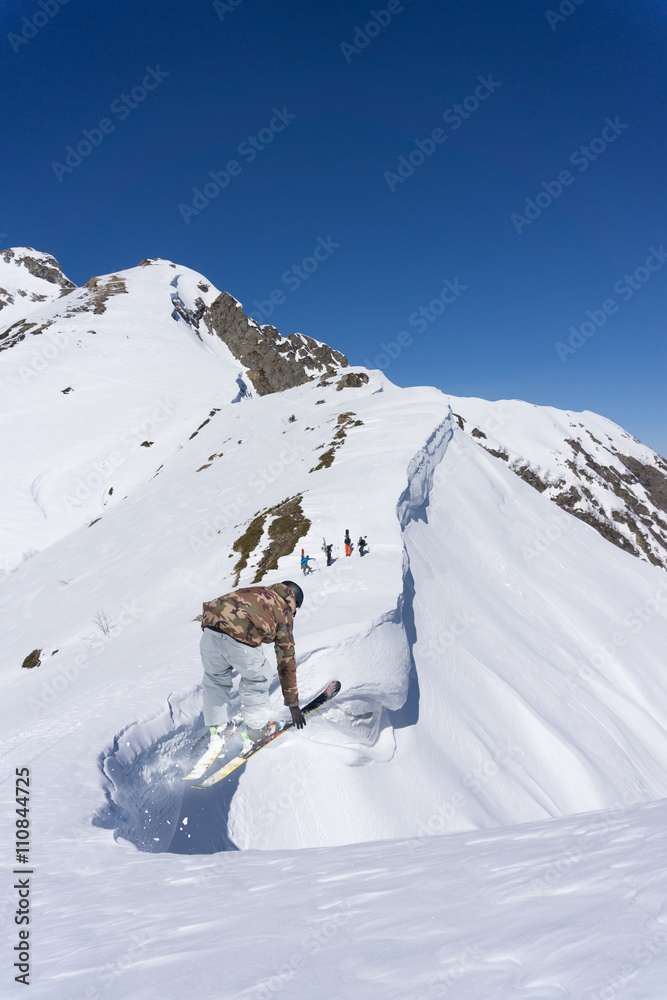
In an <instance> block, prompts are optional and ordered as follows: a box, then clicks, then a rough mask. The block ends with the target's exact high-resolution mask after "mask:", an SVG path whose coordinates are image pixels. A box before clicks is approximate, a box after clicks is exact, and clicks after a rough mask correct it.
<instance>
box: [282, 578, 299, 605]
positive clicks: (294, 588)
mask: <svg viewBox="0 0 667 1000" xmlns="http://www.w3.org/2000/svg"><path fill="white" fill-rule="evenodd" d="M282 582H283V586H285V587H289V589H290V590H291V591H292V593H293V594H294V600H295V601H296V606H297V608H300V607H301V605H302V604H303V591H302V589H301V587H300V586H299V584H298V583H294V582H293V581H292V580H283V581H282Z"/></svg>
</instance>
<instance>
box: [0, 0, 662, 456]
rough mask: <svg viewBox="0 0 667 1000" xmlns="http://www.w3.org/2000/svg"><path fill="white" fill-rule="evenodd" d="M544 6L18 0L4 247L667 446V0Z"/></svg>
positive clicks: (7, 93)
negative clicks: (606, 423) (169, 290)
mask: <svg viewBox="0 0 667 1000" xmlns="http://www.w3.org/2000/svg"><path fill="white" fill-rule="evenodd" d="M548 3H549V0H543V2H539V0H535V2H528V0H512V2H511V3H507V2H502V3H501V2H495V3H491V2H485V0H471V2H469V3H466V4H455V5H454V4H444V3H441V2H427V0H403V2H399V0H390V3H386V2H378V3H376V4H373V3H371V2H370V0H369V2H368V3H366V2H364V0H338V2H337V3H335V4H327V5H323V4H317V3H306V2H290V0H283V2H281V3H270V2H268V0H228V2H222V0H218V2H217V3H215V4H214V3H211V2H207V0H201V2H197V3H194V2H190V3H187V4H186V3H183V2H180V3H176V2H174V0H160V2H159V3H158V2H157V0H132V2H131V3H130V2H127V0H114V2H113V3H104V4H102V3H90V2H88V3H86V2H84V0H69V2H68V3H65V4H63V3H62V0H60V2H59V0H41V4H40V2H39V0H31V2H19V0H3V3H2V5H1V7H0V28H1V31H0V42H1V44H2V46H3V83H4V87H3V90H4V95H3V96H4V99H3V101H2V105H1V110H0V115H1V116H2V135H3V152H4V155H3V157H2V162H1V164H0V171H1V172H2V191H3V194H4V199H3V207H2V213H1V215H0V231H1V232H2V233H3V234H5V235H3V237H2V240H1V242H2V244H3V245H9V246H23V245H28V246H32V247H35V248H36V249H40V250H44V251H47V252H50V253H52V254H53V255H54V256H55V257H57V258H58V260H59V261H60V262H61V264H62V266H63V269H64V270H65V272H66V274H67V275H68V276H69V277H71V278H72V280H74V281H75V282H77V284H81V283H83V282H84V281H86V280H87V279H88V278H89V277H90V276H91V275H93V274H103V273H107V272H110V271H115V270H119V269H122V268H127V267H131V266H133V265H135V264H137V263H138V262H139V261H140V260H142V259H143V258H145V257H167V258H170V259H171V260H174V261H177V262H179V263H182V264H185V265H187V266H189V267H192V268H195V269H196V270H198V271H201V272H202V273H204V274H205V275H206V276H207V277H208V278H210V280H211V281H213V282H214V283H215V284H216V285H217V286H218V287H219V288H222V289H226V290H227V291H229V292H231V293H232V294H233V295H235V296H236V297H237V298H239V299H240V300H241V301H242V302H243V304H244V306H245V308H246V311H247V312H248V313H249V314H251V315H254V316H255V318H257V319H259V320H260V321H263V322H272V323H274V324H275V325H276V326H277V327H278V328H279V329H280V330H281V332H283V333H290V332H293V331H295V330H298V331H301V332H303V333H308V334H310V335H312V336H314V337H317V338H318V339H320V340H324V341H326V342H327V343H329V344H331V345H332V346H334V347H336V348H338V349H339V350H342V351H344V352H345V353H346V354H347V355H348V357H349V359H350V361H351V362H352V363H356V364H371V365H373V366H377V367H384V368H385V370H386V371H387V374H388V376H389V377H390V378H391V379H392V380H393V381H395V382H397V383H398V384H399V385H419V384H427V385H437V386H438V387H439V388H441V389H443V390H445V391H447V392H451V393H454V394H459V395H477V396H483V397H487V398H489V399H497V398H501V397H509V398H520V399H526V400H528V401H530V402H534V403H540V404H551V405H555V406H559V407H564V408H574V409H591V410H595V411H597V412H601V413H604V414H605V415H607V416H609V417H611V418H612V419H614V420H616V421H618V422H619V423H621V424H622V425H623V426H625V427H626V428H627V429H628V430H629V431H630V432H631V433H633V434H635V435H636V436H638V437H640V438H641V439H642V440H644V441H645V442H646V443H647V444H650V445H652V446H653V447H654V448H656V449H657V450H659V451H661V452H662V454H667V420H666V418H665V396H666V393H665V336H664V327H665V314H666V309H665V304H666V302H667V257H665V259H661V250H660V248H661V246H663V245H664V246H665V248H667V218H666V214H667V213H666V208H667V202H666V199H665V162H666V152H667V150H666V145H667V130H666V128H665V119H666V116H665V110H666V109H665V94H666V93H667V61H666V59H665V52H666V42H667V8H666V5H665V4H664V3H658V2H625V3H620V2H616V0H606V2H605V3H602V2H600V0H583V2H580V3H579V4H576V3H575V2H571V0H565V2H564V3H560V7H559V4H557V3H553V4H552V5H551V7H549V6H548ZM559 9H560V10H562V11H564V12H565V13H559ZM548 10H551V11H553V12H554V13H553V15H551V14H550V15H548V16H547V13H546V12H547V11H548ZM372 11H375V15H373V14H372V13H371V12H372ZM568 11H569V13H567V12H568ZM369 24H370V27H369V28H368V30H366V25H369ZM357 29H360V30H359V31H357ZM480 78H481V81H484V82H481V81H480ZM123 95H127V99H126V98H125V97H124V96H123ZM456 105H459V109H458V110H457V109H456ZM276 111H277V112H278V113H279V114H276ZM292 116H293V117H292ZM607 119H608V120H609V122H611V123H612V124H608V123H607ZM105 120H106V121H105ZM100 122H104V125H103V128H100ZM105 128H106V129H107V131H106V132H105V131H104V129H105ZM84 130H87V131H88V133H89V135H88V138H87V139H86V137H85V135H84ZM434 130H439V131H436V133H435V136H436V138H437V141H434V138H433V132H434ZM249 137H255V138H251V140H250V141H249ZM417 140H418V142H417ZM80 143H83V145H82V146H80V149H79V153H81V152H83V153H84V155H83V156H82V158H81V162H77V158H78V156H79V153H77V152H76V150H77V146H79V144H80ZM420 146H421V149H420V148H419V147H420ZM68 147H72V149H73V153H72V152H71V153H70V155H69V161H68V160H67V159H66V156H67V148H68ZM582 147H584V149H583V150H582ZM401 158H403V159H401ZM422 160H423V162H421V161H422ZM230 161H232V168H231V172H228V176H225V174H224V173H221V172H222V171H225V170H226V168H227V165H228V164H229V163H230ZM234 163H235V164H236V166H234ZM59 164H60V165H61V166H59ZM399 164H401V171H399V170H398V167H399ZM564 171H565V172H566V173H563V172H564ZM211 172H213V173H214V174H217V175H218V178H219V181H218V182H214V181H213V180H212V179H211V177H210V173H211ZM401 172H402V173H403V175H405V176H404V177H403V178H401V179H398V178H399V177H400V173H401ZM559 175H560V177H561V180H559ZM563 179H564V180H563ZM561 181H563V182H561ZM206 184H209V187H208V188H205V185H206ZM222 184H225V186H224V188H222V187H221V185H222ZM194 189H199V191H202V192H204V194H203V196H200V197H203V198H205V197H206V191H208V193H209V194H212V193H214V192H215V194H214V196H213V197H212V198H211V199H210V201H209V204H205V202H204V201H203V200H197V201H195V200H194V199H195V191H194ZM540 192H541V194H540V197H539V198H538V199H537V204H536V205H534V207H532V208H531V207H530V206H528V208H526V199H532V200H533V202H534V201H535V198H536V196H537V195H538V193H540ZM193 207H195V208H197V211H198V214H195V213H194V212H193V211H191V209H192V208H193ZM530 214H532V215H533V219H532V220H531V219H529V218H528V215H530ZM513 217H514V218H513ZM318 241H319V242H318ZM316 248H317V253H314V251H315V250H316ZM651 248H653V249H654V250H656V251H657V254H656V255H653V256H651ZM308 258H309V259H308ZM647 259H648V260H649V263H648V266H647V264H646V261H647ZM304 260H306V264H305V265H304V266H302V262H303V261H304ZM294 267H296V268H297V270H296V271H295V270H293V268H294ZM625 275H628V276H629V277H630V283H629V284H628V283H627V282H626V279H625V277H624V276H625ZM446 280H448V281H449V282H450V285H449V286H447V285H445V281H446ZM452 288H454V289H455V291H452ZM443 291H444V299H445V300H447V301H443V298H442V297H441V296H442V294H443ZM271 293H274V301H275V305H274V307H273V312H272V313H271V314H270V315H269V310H270V308H271V305H272V304H271V302H270V297H271ZM253 303H258V304H259V305H253ZM431 303H434V305H433V307H431ZM605 304H606V309H605ZM420 310H425V312H422V313H421V314H420V312H419V311H420ZM587 313H589V314H591V315H587ZM410 318H412V323H411V322H410ZM583 323H588V324H589V325H588V326H584V331H583V333H582V332H581V331H580V328H581V325H582V324H583ZM571 327H573V328H575V330H579V332H576V333H574V334H573V332H572V330H571V329H570V328H571ZM402 331H404V333H403V336H402V338H401V341H399V340H398V338H399V335H401V332H402ZM585 334H589V335H588V336H586V335H585ZM570 338H572V340H571V341H570ZM557 343H561V344H564V345H565V350H563V349H560V352H559V351H558V350H557V349H556V347H555V345H556V344H557ZM383 344H384V345H387V346H388V348H389V351H388V352H387V351H386V350H385V347H383ZM399 351H400V353H399ZM391 354H393V355H395V356H394V357H390V356H389V355H391Z"/></svg>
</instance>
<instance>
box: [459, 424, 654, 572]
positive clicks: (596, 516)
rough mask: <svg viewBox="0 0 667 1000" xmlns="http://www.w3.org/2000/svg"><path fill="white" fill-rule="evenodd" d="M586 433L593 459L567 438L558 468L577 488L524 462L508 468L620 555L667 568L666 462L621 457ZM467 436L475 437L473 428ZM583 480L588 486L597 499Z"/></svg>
mask: <svg viewBox="0 0 667 1000" xmlns="http://www.w3.org/2000/svg"><path fill="white" fill-rule="evenodd" d="M571 426H574V425H571ZM586 433H587V434H588V437H589V438H591V439H592V441H594V442H595V444H597V445H598V449H597V456H598V457H597V458H596V457H594V456H593V455H591V454H590V452H589V451H588V450H587V448H586V447H584V445H583V444H582V441H581V439H580V438H575V437H571V438H567V439H566V440H565V442H564V444H565V445H566V446H567V447H568V448H569V449H570V454H569V455H568V457H565V455H566V454H567V453H564V454H563V455H562V456H561V465H564V466H565V467H566V468H567V469H568V470H569V471H570V472H571V473H572V475H573V476H575V477H576V479H577V481H578V482H577V486H575V485H574V484H573V483H572V481H571V480H570V483H569V488H564V487H566V486H567V485H568V484H567V483H566V481H565V480H564V479H562V478H560V479H559V480H558V481H554V479H553V476H552V477H551V478H549V477H547V476H545V475H544V473H543V472H542V471H541V470H540V469H535V468H533V467H531V466H530V465H529V464H528V463H527V462H526V461H524V460H523V459H514V461H513V462H512V464H511V465H510V468H511V469H512V471H513V472H515V473H516V474H517V475H518V476H520V477H521V478H522V479H524V480H525V481H526V482H527V483H529V484H530V485H531V486H532V487H533V488H534V489H536V490H538V491H539V492H540V493H544V494H545V495H546V496H547V497H548V498H549V499H550V500H553V502H554V503H556V504H558V506H559V507H562V509H563V510H566V511H567V512H568V513H569V514H572V515H573V516H574V517H577V518H579V520H581V521H584V522H585V523H586V524H589V525H591V527H593V528H595V530H596V531H598V532H599V533H600V534H601V535H602V537H603V538H606V539H607V540H608V541H610V542H613V544H614V545H617V546H618V547H619V548H621V549H623V551H625V552H630V553H632V554H633V555H635V556H638V557H639V558H643V559H646V560H648V561H649V562H650V563H652V564H653V565H655V566H662V567H663V568H665V569H667V521H666V520H664V519H663V518H662V517H661V516H660V514H661V512H667V462H665V461H664V459H662V458H661V457H660V456H656V460H655V464H649V463H646V462H641V461H639V459H637V458H634V457H632V456H629V455H622V454H621V453H620V452H619V451H618V450H617V449H616V448H614V447H613V445H612V446H611V447H609V446H607V445H603V444H602V443H601V442H600V441H598V439H597V438H596V437H595V436H594V435H593V434H592V433H591V432H590V431H588V430H586ZM471 434H472V436H474V437H477V436H478V435H476V434H475V432H474V430H473V431H472V432H471ZM626 436H627V437H628V438H629V437H630V435H626ZM482 447H486V446H484V445H483V446H482ZM486 450H487V451H488V452H489V453H490V454H492V455H496V457H498V458H502V459H504V460H505V461H506V460H507V455H506V454H505V453H504V452H500V451H497V450H493V449H491V448H489V447H487V448H486ZM604 453H606V455H604ZM606 456H608V463H607V460H606ZM619 463H620V465H622V468H621V467H619ZM584 482H587V483H590V485H591V486H592V487H593V488H594V489H595V491H596V492H597V497H596V496H594V494H593V492H592V490H591V489H590V488H589V487H588V486H584ZM601 491H603V492H602V493H601ZM600 497H602V502H601V500H600ZM607 497H608V500H607ZM619 501H620V506H619ZM605 508H606V509H605Z"/></svg>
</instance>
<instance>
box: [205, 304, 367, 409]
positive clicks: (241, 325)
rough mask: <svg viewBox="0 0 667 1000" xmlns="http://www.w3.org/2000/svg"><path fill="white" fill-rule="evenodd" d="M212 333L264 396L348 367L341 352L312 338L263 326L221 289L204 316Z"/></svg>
mask: <svg viewBox="0 0 667 1000" xmlns="http://www.w3.org/2000/svg"><path fill="white" fill-rule="evenodd" d="M202 320H203V322H204V323H205V324H206V327H207V329H208V330H209V332H210V333H213V334H215V336H216V337H219V338H220V340H222V341H223V343H225V344H226V345H227V347H228V348H229V349H230V351H231V352H232V354H233V355H234V357H235V358H238V360H239V362H240V363H241V364H242V365H243V367H244V368H246V369H247V371H248V377H249V378H250V380H251V382H252V384H253V386H254V388H255V391H256V392H257V393H258V394H259V395H260V396H266V395H268V394H269V393H272V392H282V391H283V389H291V388H293V387H294V386H296V385H303V384H304V382H309V381H310V380H311V379H313V378H314V377H315V376H316V375H320V374H322V373H325V372H330V373H331V374H334V373H335V372H336V371H337V370H338V369H339V368H347V367H348V361H347V358H346V357H345V355H344V354H341V353H340V351H334V350H332V348H330V347H327V345H326V344H320V343H318V342H317V341H316V340H313V339H312V337H306V336H304V335H303V334H301V333H292V334H289V336H287V337H282V336H281V335H280V333H279V332H278V330H276V328H275V326H259V324H257V323H256V322H255V321H254V320H252V319H248V317H247V316H246V314H245V313H244V311H243V309H242V308H241V306H240V305H239V304H238V302H237V301H236V299H235V298H233V297H232V296H231V295H229V294H228V292H221V294H220V295H219V296H218V297H217V299H215V301H214V302H213V303H211V305H210V306H209V307H208V308H207V309H206V310H205V311H204V313H203V316H202Z"/></svg>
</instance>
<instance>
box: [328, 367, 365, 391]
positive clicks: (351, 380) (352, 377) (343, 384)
mask: <svg viewBox="0 0 667 1000" xmlns="http://www.w3.org/2000/svg"><path fill="white" fill-rule="evenodd" d="M367 382H368V375H367V374H366V372H348V373H347V375H343V377H342V378H339V379H338V382H337V383H336V391H337V392H340V391H341V389H360V388H361V386H362V385H365V384H366V383H367Z"/></svg>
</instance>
